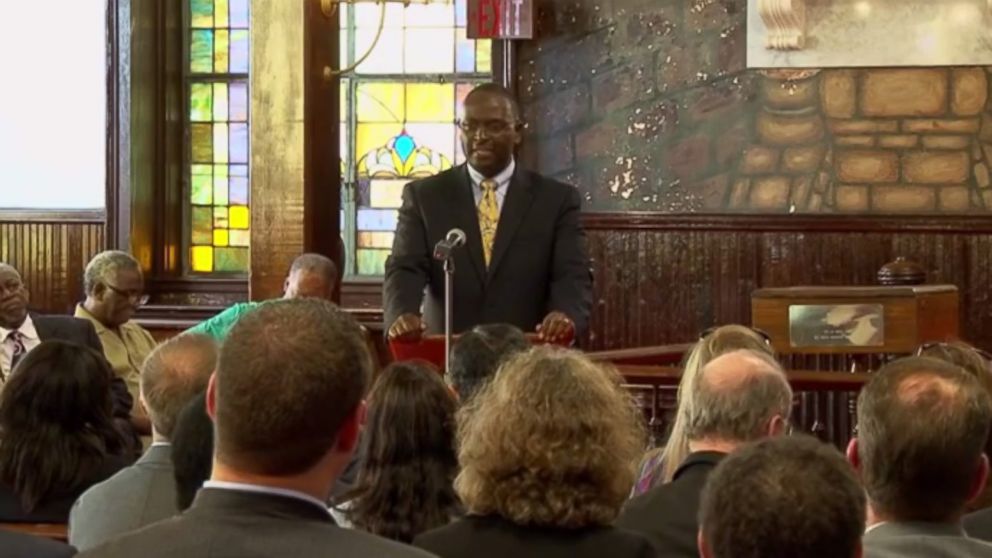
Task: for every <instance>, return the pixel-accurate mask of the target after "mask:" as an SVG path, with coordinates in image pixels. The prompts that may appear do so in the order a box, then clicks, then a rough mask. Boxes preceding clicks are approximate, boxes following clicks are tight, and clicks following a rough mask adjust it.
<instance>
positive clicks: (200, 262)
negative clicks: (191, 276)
mask: <svg viewBox="0 0 992 558" xmlns="http://www.w3.org/2000/svg"><path fill="white" fill-rule="evenodd" d="M189 251H190V262H191V263H192V266H193V271H196V272H200V273H209V272H211V271H213V270H214V249H213V247H212V246H193V247H192V248H190V250H189Z"/></svg>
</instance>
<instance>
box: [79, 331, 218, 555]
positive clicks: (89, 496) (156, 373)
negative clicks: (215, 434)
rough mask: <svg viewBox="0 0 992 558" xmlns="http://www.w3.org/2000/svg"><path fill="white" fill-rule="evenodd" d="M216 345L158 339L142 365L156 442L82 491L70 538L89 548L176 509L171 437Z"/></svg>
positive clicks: (196, 338) (205, 377) (202, 383)
mask: <svg viewBox="0 0 992 558" xmlns="http://www.w3.org/2000/svg"><path fill="white" fill-rule="evenodd" d="M216 364H217V346H216V344H215V342H214V340H213V339H211V338H210V337H206V336H203V335H180V336H178V337H173V338H172V339H170V340H169V341H168V342H166V343H164V344H162V345H159V346H158V347H157V348H156V349H155V350H154V351H152V354H151V355H149V356H148V359H147V360H145V364H144V366H143V367H142V369H141V403H142V405H144V407H145V409H146V410H147V411H148V416H149V417H150V418H151V421H152V445H151V447H150V448H148V451H146V452H145V454H144V455H143V456H142V457H141V459H139V460H138V462H137V463H135V464H134V465H132V466H131V467H128V468H126V469H124V470H122V471H120V472H119V473H117V474H116V475H114V476H113V477H111V478H109V479H107V480H106V481H104V482H102V483H100V484H97V485H95V486H93V487H92V488H90V489H89V490H87V491H86V492H84V493H83V495H82V496H80V498H79V500H77V501H76V504H75V505H74V506H73V508H72V512H71V513H70V515H69V542H70V543H71V544H72V545H73V546H75V547H76V548H78V549H79V550H86V549H88V548H92V547H94V546H96V545H98V544H101V543H103V542H105V541H108V540H110V539H112V538H113V537H115V536H117V535H120V534H122V533H127V532H128V531H133V530H135V529H137V528H139V527H143V526H145V525H148V524H150V523H154V522H156V521H158V520H160V519H165V518H167V517H171V516H172V515H174V514H175V513H176V511H177V508H176V485H175V482H174V481H173V478H172V463H171V461H170V457H169V456H170V453H171V448H170V444H169V441H170V440H171V439H172V434H173V431H174V429H175V424H176V419H177V416H178V414H179V412H180V411H181V410H182V409H183V407H184V406H185V405H186V404H187V403H189V401H190V400H191V399H192V398H193V397H195V396H196V395H197V394H199V393H202V392H203V391H204V390H205V389H207V382H208V381H209V380H210V375H211V374H212V373H213V371H214V366H215V365H216Z"/></svg>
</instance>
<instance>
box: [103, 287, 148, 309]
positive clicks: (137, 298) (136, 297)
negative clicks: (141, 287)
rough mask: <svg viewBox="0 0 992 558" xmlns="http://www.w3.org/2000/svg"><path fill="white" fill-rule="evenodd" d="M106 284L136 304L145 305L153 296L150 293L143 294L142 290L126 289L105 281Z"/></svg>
mask: <svg viewBox="0 0 992 558" xmlns="http://www.w3.org/2000/svg"><path fill="white" fill-rule="evenodd" d="M104 285H106V286H107V288H108V289H110V290H112V291H114V292H115V293H117V294H118V295H120V296H122V297H124V298H126V299H128V300H131V301H134V305H135V306H144V305H146V304H148V300H149V299H150V298H151V297H150V296H149V295H146V294H141V293H140V292H137V291H125V290H124V289H119V288H117V287H115V286H113V285H111V284H110V283H104Z"/></svg>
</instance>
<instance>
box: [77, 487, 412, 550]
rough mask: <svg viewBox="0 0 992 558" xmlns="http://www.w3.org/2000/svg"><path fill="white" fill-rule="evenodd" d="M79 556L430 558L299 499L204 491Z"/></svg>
mask: <svg viewBox="0 0 992 558" xmlns="http://www.w3.org/2000/svg"><path fill="white" fill-rule="evenodd" d="M79 556H81V557H86V556H91V557H99V558H118V557H120V558H133V557H135V556H141V557H142V558H164V557H178V556H181V557H183V558H208V557H209V558H228V557H229V558H235V557H237V558H242V557H246V556H259V557H261V556H287V557H290V558H310V557H313V558H317V557H320V558H326V557H328V556H334V557H335V558H367V557H368V558H371V557H379V556H383V557H387V556H396V557H400V558H405V557H411V558H423V557H429V556H430V554H427V553H424V552H422V551H419V550H417V549H415V548H411V547H409V546H404V545H401V544H399V543H396V542H393V541H389V540H386V539H383V538H379V537H376V536H373V535H369V534H367V533H362V532H360V531H353V530H350V529H342V528H341V527H338V526H337V525H335V524H334V521H333V520H332V519H331V516H330V514H329V513H328V512H327V510H326V509H322V508H320V507H317V506H316V505H314V504H312V503H310V502H306V501H303V500H300V499H296V498H292V497H287V496H279V495H273V494H258V493H253V492H245V491H239V490H227V489H218V488H204V489H201V490H200V492H199V493H198V494H197V496H196V500H194V501H193V505H192V506H190V508H189V509H188V510H187V511H186V512H185V513H183V514H182V515H178V516H175V517H173V518H170V519H166V520H164V521H160V522H158V523H155V524H152V525H149V526H147V527H145V528H143V529H141V530H138V531H134V532H133V533H130V534H127V535H124V536H123V537H120V538H117V539H114V540H112V541H110V542H108V543H106V544H104V545H101V546H98V547H96V548H94V549H92V550H88V551H85V552H82V553H81V554H80V555H79Z"/></svg>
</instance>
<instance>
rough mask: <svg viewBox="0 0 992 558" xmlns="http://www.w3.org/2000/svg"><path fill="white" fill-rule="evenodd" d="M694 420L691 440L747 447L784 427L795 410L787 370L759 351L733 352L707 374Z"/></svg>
mask: <svg viewBox="0 0 992 558" xmlns="http://www.w3.org/2000/svg"><path fill="white" fill-rule="evenodd" d="M689 396H690V397H693V398H694V399H695V400H694V403H695V404H694V405H693V406H692V407H693V414H692V415H691V416H689V417H688V428H687V430H688V436H689V440H690V441H693V440H696V441H698V440H720V441H724V442H731V443H744V442H748V441H751V440H755V439H758V438H761V437H763V436H765V435H767V434H769V433H770V425H771V424H772V423H773V422H775V421H777V422H778V423H780V424H782V425H784V423H785V422H786V421H787V420H788V417H789V414H790V411H791V409H792V388H791V387H789V382H788V380H787V379H786V377H785V373H784V372H783V371H782V367H781V366H780V365H779V364H778V363H777V362H776V361H775V360H774V359H773V358H771V357H769V356H768V355H766V354H764V353H758V352H755V351H747V350H740V351H731V352H729V353H725V354H723V355H721V356H719V357H717V358H715V359H713V360H711V361H710V362H709V363H708V364H707V365H706V366H705V367H704V368H703V370H702V373H701V374H700V376H699V380H698V382H697V384H696V386H695V389H694V391H693V393H691V394H689Z"/></svg>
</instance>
